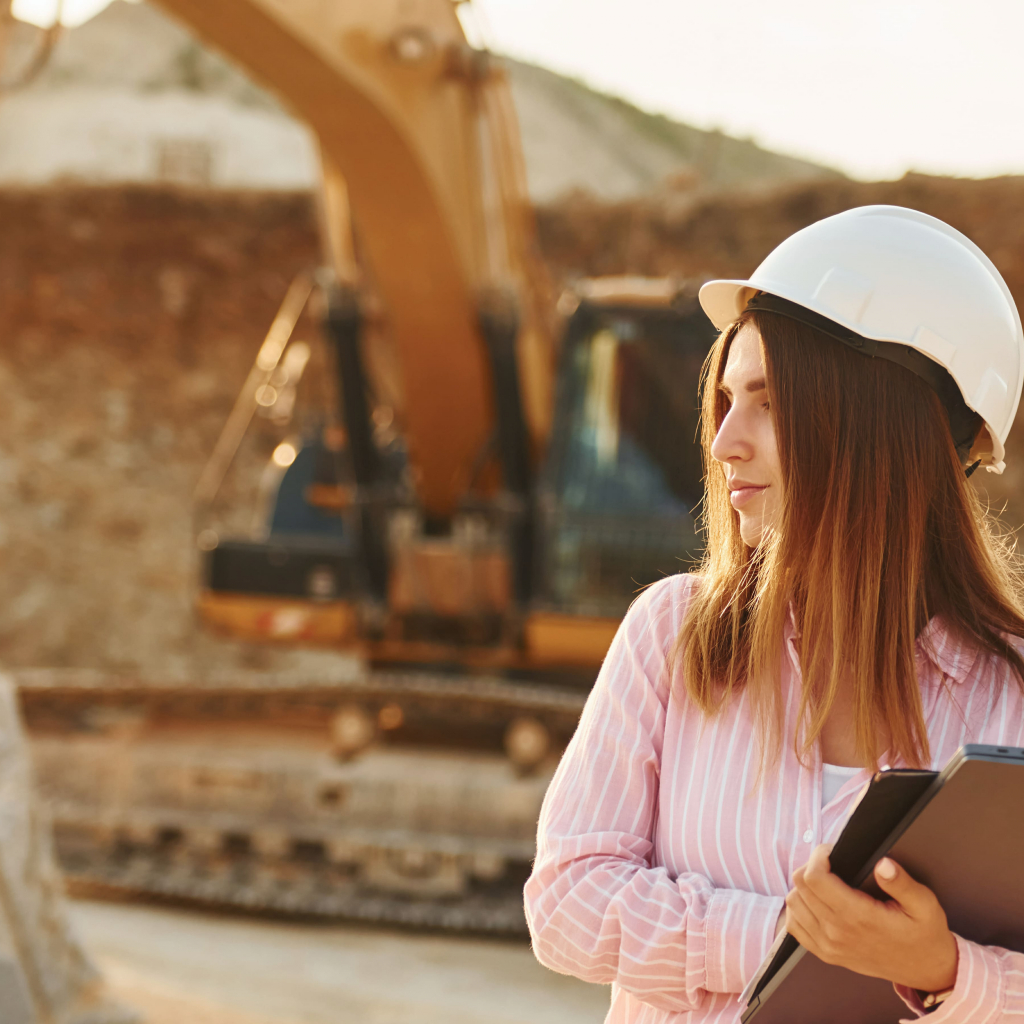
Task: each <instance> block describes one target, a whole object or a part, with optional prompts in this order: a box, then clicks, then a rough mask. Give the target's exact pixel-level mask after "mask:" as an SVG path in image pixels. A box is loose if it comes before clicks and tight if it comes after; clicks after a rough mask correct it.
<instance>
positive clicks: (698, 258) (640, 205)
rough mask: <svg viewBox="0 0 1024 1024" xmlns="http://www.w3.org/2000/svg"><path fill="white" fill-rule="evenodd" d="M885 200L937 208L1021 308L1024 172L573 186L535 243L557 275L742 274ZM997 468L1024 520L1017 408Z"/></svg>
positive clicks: (1023, 456) (982, 480)
mask: <svg viewBox="0 0 1024 1024" xmlns="http://www.w3.org/2000/svg"><path fill="white" fill-rule="evenodd" d="M872 203H890V204H893V205H895V206H909V207H912V208H914V209H916V210H921V211H923V212H924V213H930V214H932V215H933V216H936V217H941V218H942V219H943V220H944V221H946V222H947V223H949V224H952V225H953V227H955V228H957V229H958V230H960V231H962V232H964V234H966V235H967V236H968V237H969V238H971V239H972V240H973V241H975V242H976V243H977V244H978V245H980V246H981V248H982V249H983V250H984V251H985V252H986V253H987V254H988V256H989V257H990V258H991V259H992V261H993V262H994V263H995V264H996V266H997V267H998V268H999V271H1000V273H1001V274H1002V275H1003V277H1004V278H1005V279H1006V283H1007V284H1008V285H1009V288H1010V290H1011V291H1012V292H1013V295H1014V298H1015V299H1016V301H1017V305H1018V307H1019V308H1021V309H1022V310H1024V177H1016V176H1015V177H1003V178H990V179H986V180H982V181H973V180H969V179H958V178H934V177H929V176H927V175H920V174H908V175H907V176H906V177H904V178H901V179H900V180H899V181H885V182H856V181H847V180H821V181H815V182H809V183H806V184H797V185H788V186H782V187H780V188H777V189H771V190H758V191H751V192H748V193H719V194H717V195H705V196H701V195H699V194H695V193H686V192H679V193H673V192H671V191H664V192H661V193H660V194H657V195H652V196H651V197H650V198H648V199H644V200H640V201H637V202H632V203H617V204H609V203H598V202H595V201H594V200H593V199H591V198H588V197H587V196H585V195H582V194H578V195H576V196H573V197H571V198H569V199H567V200H566V201H564V202H562V203H559V204H557V205H551V206H546V207H542V208H541V209H540V210H539V211H538V217H537V220H538V229H539V232H540V241H541V248H542V250H543V252H544V254H545V256H546V258H547V260H548V263H549V264H550V266H551V268H552V270H553V272H554V273H555V274H556V276H558V277H561V278H563V279H564V278H568V277H572V276H574V275H585V276H596V275H599V274H624V273H629V274H648V275H651V276H661V275H675V276H678V277H684V278H691V277H697V278H705V277H739V276H745V275H747V274H749V273H750V272H751V271H752V270H753V269H754V268H755V267H756V266H757V264H758V263H760V262H761V260H762V259H764V257H765V256H767V255H768V253H769V252H770V251H771V250H772V249H773V248H774V247H775V246H776V245H778V244H779V242H781V241H782V240H783V239H784V238H786V237H788V236H789V235H791V234H792V233H793V232H794V231H797V230H798V229H800V228H802V227H805V226H806V225H808V224H812V223H813V222H814V221H816V220H820V219H821V218H822V217H828V216H830V215H832V214H834V213H840V212H841V211H842V210H846V209H849V208H850V207H853V206H865V205H868V204H872ZM1007 449H1008V451H1009V453H1010V458H1009V459H1008V460H1007V461H1008V468H1007V470H1006V473H1005V474H1004V475H1003V476H1002V477H997V476H994V475H993V474H990V473H979V474H977V475H976V476H975V477H974V479H975V481H976V482H977V483H978V485H979V489H980V490H981V492H982V493H983V494H984V495H986V497H987V498H988V499H989V500H990V502H991V505H992V507H993V508H994V509H1002V508H1004V507H1005V509H1006V511H1005V513H1004V514H1003V515H1002V522H1003V523H1004V524H1005V525H1006V526H1007V527H1008V528H1011V529H1014V530H1015V529H1017V528H1019V527H1020V526H1021V524H1024V410H1022V411H1021V412H1020V413H1018V416H1017V421H1016V423H1015V425H1014V428H1013V430H1012V432H1011V434H1010V438H1009V441H1008V443H1007Z"/></svg>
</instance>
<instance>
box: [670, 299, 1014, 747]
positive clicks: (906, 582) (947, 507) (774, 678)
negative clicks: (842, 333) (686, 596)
mask: <svg viewBox="0 0 1024 1024" xmlns="http://www.w3.org/2000/svg"><path fill="white" fill-rule="evenodd" d="M748 321H752V322H753V324H754V326H756V327H757V329H758V330H759V331H760V334H761V345H762V356H763V360H764V368H765V382H766V386H767V390H768V399H769V402H770V403H771V405H770V407H771V409H772V417H773V423H774V427H775V434H776V440H777V443H778V449H779V457H780V462H781V466H782V479H783V492H784V493H783V496H782V502H781V508H780V511H779V514H778V517H777V520H776V522H775V524H774V526H773V528H771V529H770V530H768V531H766V536H765V539H764V540H763V541H762V542H761V544H760V545H759V546H758V547H757V548H756V549H750V548H748V547H747V546H746V545H745V544H744V543H743V540H742V539H741V537H740V532H739V520H738V516H737V513H736V512H735V511H734V510H733V508H732V507H731V505H730V503H729V494H728V489H727V487H726V482H725V476H724V474H723V472H722V470H721V467H720V466H719V465H718V464H717V463H716V462H715V461H714V460H713V459H712V457H711V444H712V442H713V441H714V438H715V435H716V433H717V432H718V428H719V426H720V425H721V423H722V420H723V419H724V417H725V414H726V412H727V411H728V404H727V400H726V397H725V395H724V394H723V392H722V390H721V387H720V384H721V380H722V374H723V372H724V369H725V363H726V359H727V358H728V354H729V347H730V344H731V342H732V339H733V338H734V337H735V335H736V332H737V331H738V330H739V328H740V327H741V326H742V325H743V324H744V323H746V322H748ZM702 417H703V420H702V428H701V430H702V438H701V440H702V446H703V451H704V462H705V482H706V494H705V504H704V510H703V525H704V529H705V539H706V544H707V547H706V550H705V554H704V558H703V562H702V564H701V566H700V568H699V569H698V571H697V575H698V577H699V580H700V584H699V589H698V594H697V597H696V599H695V600H694V602H693V603H692V605H691V609H690V611H689V613H688V615H687V617H686V619H685V621H684V623H683V627H682V630H681V632H680V635H679V638H678V640H677V642H676V647H675V654H676V656H677V657H678V658H679V659H680V660H681V663H682V668H683V674H684V678H685V686H686V690H687V693H688V696H689V697H690V699H691V700H693V701H694V702H695V703H696V704H697V705H698V706H699V707H700V708H701V709H702V710H703V711H704V712H705V713H706V714H714V713H716V712H717V711H719V710H720V709H721V708H722V707H723V706H724V704H725V703H727V702H728V701H729V700H730V699H731V697H732V696H733V695H734V693H735V692H736V691H738V690H739V688H741V687H745V688H746V690H747V692H748V694H749V695H750V697H751V701H752V707H753V709H754V714H755V717H756V718H757V720H758V722H759V725H760V727H761V730H762V735H763V738H764V740H765V741H766V742H765V745H764V748H763V751H762V753H763V754H764V755H766V756H767V758H768V759H769V760H773V759H775V758H777V756H778V754H779V752H780V750H781V743H782V736H781V733H782V712H781V702H780V700H779V692H780V691H779V682H780V672H781V668H780V654H781V643H782V637H783V634H784V631H785V626H786V621H787V619H788V617H789V615H790V614H792V615H793V616H794V619H795V625H796V629H797V631H798V632H799V634H800V641H799V644H800V663H801V670H802V676H803V690H802V694H801V703H800V713H799V721H800V722H801V723H802V726H801V728H800V730H799V731H798V734H797V736H796V737H795V738H794V744H795V748H796V751H797V754H798V756H799V757H801V758H802V759H806V758H807V757H808V756H809V754H810V751H811V750H812V748H813V746H814V744H815V743H816V742H817V740H818V738H819V736H820V734H821V731H822V728H823V726H824V724H825V722H826V720H827V719H828V716H829V713H830V711H831V710H832V708H833V705H834V704H835V701H836V696H837V693H838V692H839V689H840V685H841V682H842V681H843V680H844V679H845V680H846V681H847V685H849V684H850V683H852V689H853V700H854V718H855V728H856V744H857V752H858V756H859V757H860V758H861V759H862V763H863V764H866V765H877V764H878V760H879V757H880V756H881V754H883V753H884V752H885V750H884V747H883V746H882V742H883V741H882V737H883V736H884V735H885V734H886V733H887V734H888V736H889V740H890V747H889V749H890V751H891V753H892V754H893V755H896V756H899V757H902V759H903V760H904V761H905V762H906V763H907V764H910V765H923V764H927V763H928V760H929V745H928V735H927V732H926V729H925V723H924V717H923V714H922V708H921V696H920V691H919V688H918V681H917V672H916V668H915V659H914V654H915V640H916V638H917V636H918V634H919V633H920V631H921V630H922V628H923V627H924V626H925V625H926V623H927V622H928V621H929V619H931V617H932V616H934V615H941V616H942V617H943V619H944V622H945V625H946V626H947V627H948V628H949V629H950V630H951V631H952V632H953V633H954V634H955V635H956V636H958V637H959V638H961V639H964V640H967V641H973V642H974V643H975V644H976V645H977V646H978V647H979V648H980V649H981V650H982V651H986V652H989V653H990V654H992V655H995V656H997V657H1000V658H1005V659H1006V660H1007V661H1008V662H1009V663H1010V665H1011V666H1012V667H1013V668H1014V669H1015V670H1016V674H1017V676H1018V680H1019V681H1020V682H1021V685H1022V686H1024V660H1022V659H1021V656H1020V655H1019V654H1018V653H1017V651H1016V650H1015V649H1014V647H1013V646H1012V645H1011V644H1010V642H1009V641H1008V639H1007V636H1024V610H1022V605H1021V602H1020V599H1019V596H1018V591H1017V578H1016V570H1015V568H1014V562H1013V554H1012V551H1011V549H1010V547H1009V545H1007V544H1006V543H1005V542H1003V541H1001V540H999V539H998V538H997V537H996V534H995V533H994V531H993V530H992V528H991V526H990V523H989V521H988V519H987V517H986V514H985V511H984V509H983V508H982V505H981V503H980V501H979V499H978V497H977V496H976V494H975V493H974V490H973V488H972V487H971V485H970V484H969V483H968V482H967V480H966V478H965V474H964V469H963V466H962V465H961V464H960V462H959V460H958V458H957V455H956V451H955V449H954V446H953V440H952V437H951V435H950V431H949V427H948V423H947V420H946V415H945V412H944V410H943V408H942V405H941V404H940V402H939V399H938V397H937V396H936V394H935V393H934V392H933V391H932V390H931V388H929V387H928V385H927V384H925V383H924V382H923V381H922V380H920V379H919V378H918V377H917V376H916V375H915V374H913V373H911V372H910V371H909V370H906V369H904V368H903V367H902V366H897V365H895V364H893V363H891V362H888V361H886V360H882V359H872V358H869V357H866V356H864V355H861V354H859V353H857V352H853V351H851V350H849V349H848V348H847V347H846V346H844V345H842V344H840V343H838V342H836V341H834V340H832V339H831V338H828V337H826V336H825V335H822V334H821V333H819V332H818V331H816V330H815V329H814V328H812V327H808V326H805V325H804V324H801V323H797V322H795V321H793V320H790V319H788V318H786V317H783V316H780V315H778V314H775V313H770V312H764V311H761V312H758V311H748V312H747V313H745V314H744V315H743V317H741V318H740V320H738V321H737V322H736V323H735V324H733V325H732V326H731V327H730V328H728V329H727V330H726V331H724V332H723V333H722V335H721V336H720V337H719V339H718V341H717V342H716V344H715V346H714V347H713V348H712V350H711V353H710V355H709V356H708V359H707V362H706V363H705V368H704V376H703V382H702ZM763 763H764V762H763Z"/></svg>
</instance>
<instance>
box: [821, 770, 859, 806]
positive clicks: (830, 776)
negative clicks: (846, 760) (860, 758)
mask: <svg viewBox="0 0 1024 1024" xmlns="http://www.w3.org/2000/svg"><path fill="white" fill-rule="evenodd" d="M821 767H822V771H823V775H822V779H821V806H822V807H824V806H825V804H828V803H831V802H832V801H833V800H834V799H835V796H836V794H837V793H838V792H839V790H841V789H842V788H843V786H844V785H845V783H846V781H847V780H848V779H852V778H853V777H854V775H856V774H857V772H859V771H861V769H860V768H857V767H853V768H848V767H847V766H846V765H842V764H823V765H822V766H821Z"/></svg>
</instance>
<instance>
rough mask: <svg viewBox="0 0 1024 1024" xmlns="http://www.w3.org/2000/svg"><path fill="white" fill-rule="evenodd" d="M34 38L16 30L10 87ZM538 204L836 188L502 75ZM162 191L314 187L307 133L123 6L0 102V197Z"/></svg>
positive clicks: (807, 171) (520, 67)
mask: <svg viewBox="0 0 1024 1024" xmlns="http://www.w3.org/2000/svg"><path fill="white" fill-rule="evenodd" d="M38 32H39V30H38V29H36V28H34V27H32V26H29V25H19V26H18V29H17V33H16V35H15V38H14V41H13V44H12V47H11V50H10V51H9V55H8V67H7V68H6V70H5V77H8V78H9V77H11V76H12V75H14V74H16V72H17V69H18V68H19V67H20V66H23V65H24V64H25V62H26V61H27V59H28V55H29V54H30V53H31V51H32V47H33V44H34V41H35V38H36V36H37V35H38ZM508 68H509V76H510V80H511V85H512V92H513V97H514V101H515V105H516V108H517V110H518V113H519V119H520V123H521V128H522V137H523V149H524V152H525V157H526V166H527V176H528V180H529V185H530V190H531V194H532V196H533V198H534V199H535V200H536V201H538V202H548V201H551V200H553V199H556V198H559V197H561V196H563V195H565V194H567V193H569V192H572V191H574V190H579V189H582V190H584V191H587V192H590V193H592V194H593V195H595V196H597V197H598V198H601V199H604V200H619V199H624V198H629V197H635V196H639V195H642V194H643V193H645V192H647V191H648V190H649V189H651V188H652V187H653V186H655V185H657V184H658V183H659V182H661V181H662V180H663V179H665V178H666V177H669V176H675V177H676V178H677V179H680V178H684V179H686V180H688V181H690V182H691V183H696V182H698V181H699V182H701V183H703V184H705V185H711V186H715V187H717V186H732V185H736V184H743V185H751V184H758V183H777V182H780V181H787V180H802V179H807V178H809V177H817V176H819V175H821V174H833V175H834V174H835V172H829V171H826V170H825V169H824V168H821V167H818V166H816V165H814V164H810V163H807V162H805V161H800V160H796V159H793V158H790V157H786V156H780V155H779V154H776V153H771V152H768V151H767V150H763V149H760V148H759V147H758V146H756V145H754V143H752V142H750V141H745V140H739V139H732V138H729V137H728V136H725V135H722V134H720V133H717V132H704V131H700V130H698V129H695V128H691V127H689V126H687V125H684V124H679V123H676V122H674V121H671V120H669V119H667V118H664V117H657V116H654V115H651V114H646V113H644V112H643V111H641V110H638V109H637V108H636V107H633V106H631V105H630V104H628V103H626V102H624V101H623V100H620V99H616V98H615V97H612V96H606V95H604V94H602V93H599V92H595V91H593V90H591V89H588V88H587V87H586V86H585V85H583V84H581V83H580V82H576V81H573V80H572V79H568V78H564V77H562V76H560V75H556V74H554V73H553V72H551V71H547V70H545V69H543V68H539V67H533V66H531V65H528V64H521V63H517V62H515V61H509V62H508ZM61 181H77V182H81V183H89V184H110V183H115V182H117V183H126V182H134V183H155V182H158V181H165V182H171V183H176V184H186V185H199V186H213V187H222V188H281V189H302V188H312V187H313V186H314V184H315V181H316V157H315V149H314V146H313V142H312V139H311V138H310V137H309V133H308V132H307V131H306V129H305V127H304V126H303V125H302V124H300V123H299V122H297V121H295V120H294V119H293V118H292V117H290V115H289V114H288V113H287V112H286V111H285V110H284V109H283V108H282V107H281V105H280V104H279V103H278V102H277V100H276V99H275V98H274V97H272V96H271V95H269V94H268V93H267V92H266V91H265V90H264V89H262V88H261V87H260V86H259V85H257V84H255V83H254V82H252V81H251V80H250V79H249V78H248V76H247V75H246V74H245V73H244V72H243V71H242V70H240V69H239V68H237V67H235V66H234V65H233V64H231V63H229V62H228V61H226V60H224V59H223V58H222V57H221V56H219V55H218V54H217V53H215V52H212V51H211V50H209V49H208V48H207V47H205V46H204V45H203V44H202V43H201V42H200V41H198V40H197V39H196V38H195V37H194V36H193V35H192V34H191V33H190V32H189V31H188V30H187V29H186V28H184V27H183V26H181V25H179V24H178V23H177V22H175V21H174V20H173V19H171V18H169V17H168V16H167V15H165V14H164V13H162V12H161V11H160V10H158V9H157V8H156V7H151V6H148V5H146V4H143V3H126V2H124V0H115V2H114V3H112V4H111V5H110V6H109V7H107V8H106V9H105V10H103V11H102V12H101V13H100V14H99V15H97V16H96V17H95V18H93V19H92V20H91V21H88V22H86V23H85V24H84V25H82V26H80V27H79V28H76V29H72V30H70V31H68V32H66V33H65V34H64V36H63V37H62V38H61V40H60V42H59V43H58V45H57V47H56V48H55V50H54V53H53V55H52V57H51V59H50V62H49V64H48V65H47V67H46V68H45V69H44V71H43V73H42V74H41V75H40V76H39V78H38V79H36V80H35V81H34V82H33V83H32V85H31V86H30V87H29V88H27V89H25V90H23V91H21V92H17V93H14V94H11V95H8V96H6V97H5V98H3V99H2V101H0V184H20V185H33V186H39V185H49V184H54V183H58V182H61Z"/></svg>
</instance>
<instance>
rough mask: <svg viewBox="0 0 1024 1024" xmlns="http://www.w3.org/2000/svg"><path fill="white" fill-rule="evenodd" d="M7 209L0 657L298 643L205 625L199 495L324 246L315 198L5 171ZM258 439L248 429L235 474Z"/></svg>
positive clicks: (49, 659) (233, 657) (44, 658)
mask: <svg viewBox="0 0 1024 1024" xmlns="http://www.w3.org/2000/svg"><path fill="white" fill-rule="evenodd" d="M0 223H2V224H3V232H2V234H0V337H2V338H3V346H2V348H0V389H2V390H0V394H2V398H0V553H2V559H3V572H2V574H0V608H2V609H3V614H2V615H0V663H3V664H5V665H8V666H21V665H53V666H62V665H73V666H83V667H94V668H102V669H108V670H116V671H125V672H131V671H141V672H144V673H148V674H158V675H162V676H168V675H173V676H177V675H181V676H191V675H194V674H196V673H197V672H198V673H201V672H205V671H208V670H213V669H230V668H233V667H243V666H262V667H266V668H274V667H284V666H287V665H291V664H293V663H295V659H293V658H288V657H283V658H282V657H279V656H278V655H275V654H270V653H268V652H266V651H262V650H257V649H248V648H245V647H242V646H240V645H235V644H226V643H220V642H217V641H214V640H211V639H210V638H208V637H207V636H205V635H204V634H203V633H202V632H201V631H200V630H199V629H198V627H197V625H196V623H195V621H194V619H193V615H192V611H191V606H190V601H191V597H190V594H191V586H192V583H193V572H194V560H193V550H192V541H191V523H190V496H191V492H192V489H193V487H194V486H195V482H196V479H197V477H198V474H199V471H200V469H201V467H202V465H203V463H204V461H205V460H206V458H207V456H208V454H209V452H210V450H211V446H212V445H213V443H214V441H215V440H216V438H217V435H218V433H219V432H220V429H221V427H222V426H223V424H224V420H225V418H226V416H227V413H228V411H229V409H230V408H231V405H232V403H233V401H234V399H235V396H236V395H237V392H238V389H239V387H240V386H241V382H242V381H243V380H244V379H245V375H246V373H247V372H248V369H249V367H250V366H251V364H252V360H253V359H254V357H255V353H256V349H257V348H258V346H259V343H260V341H261V340H262V338H263V335H264V334H265V332H266V330H267V328H268V326H269V325H270V322H271V320H272V318H273V316H274V313H275V312H276V310H277V307H278V305H279V303H280V301H281V299H282V297H283V295H284V293H285V290H286V289H287V287H288V284H289V283H290V281H291V279H292V277H293V275H294V274H295V273H296V272H297V271H298V270H299V269H300V268H304V267H307V266H309V265H310V264H312V263H313V262H314V260H315V258H316V254H317V251H318V249H317V240H316V235H315V229H314V220H313V211H312V201H311V199H310V198H309V197H308V196H306V195H282V194H280V193H273V194H266V195H259V194H239V195H224V194H222V193H218V194H211V195H202V194H196V193H191V194H189V193H180V192H167V191H164V192H161V191H147V190H143V189H82V190H70V191H64V192H59V191H39V192H23V191H5V192H0ZM299 329H300V331H305V332H308V331H310V330H311V329H312V325H310V324H309V323H305V324H302V325H300V328H299ZM266 447H267V445H266V439H265V438H260V437H259V436H258V435H257V436H254V437H253V438H252V439H250V442H249V444H248V445H247V447H246V449H245V451H244V452H243V453H242V457H243V461H244V462H245V464H246V466H248V467H249V470H248V473H247V474H246V473H243V474H242V476H243V477H244V476H246V475H247V476H248V478H249V479H250V480H251V479H252V478H253V477H254V476H256V475H258V470H256V469H255V467H256V466H257V465H259V464H260V462H261V461H262V460H265V458H266V455H267V452H266V451H264V450H262V449H265V448H266ZM336 660H337V659H335V661H336ZM332 665H333V663H332ZM331 670H332V671H336V670H337V669H336V668H333V667H332V669H331Z"/></svg>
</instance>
